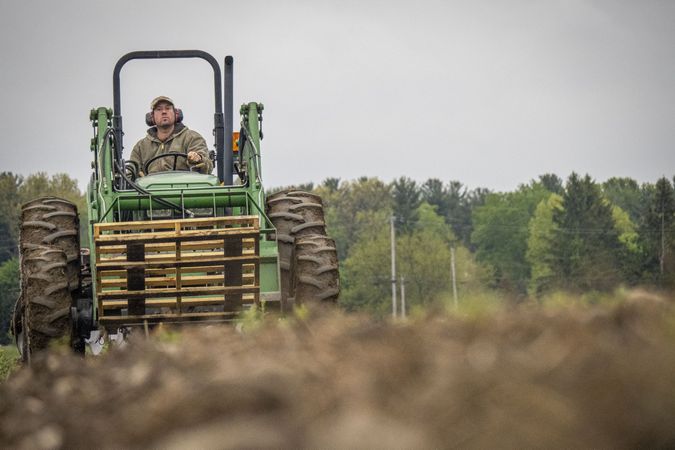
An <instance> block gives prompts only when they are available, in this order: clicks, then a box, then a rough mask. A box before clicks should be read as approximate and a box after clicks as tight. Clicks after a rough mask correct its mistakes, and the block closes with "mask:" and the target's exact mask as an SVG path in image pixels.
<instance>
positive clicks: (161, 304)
mask: <svg viewBox="0 0 675 450" xmlns="http://www.w3.org/2000/svg"><path fill="white" fill-rule="evenodd" d="M244 299H245V300H246V301H245V303H253V302H254V298H253V297H244ZM223 302H224V300H223V296H222V295H221V296H218V297H195V298H183V299H182V300H181V304H182V305H183V306H214V305H215V306H217V305H222V304H223ZM128 306H129V303H128V302H127V301H126V300H108V301H104V302H103V309H104V310H110V309H122V308H126V307H128ZM145 306H146V308H172V307H176V306H177V304H176V299H175V298H169V299H156V298H153V299H147V300H146V301H145Z"/></svg>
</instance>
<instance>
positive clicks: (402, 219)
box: [391, 177, 422, 233]
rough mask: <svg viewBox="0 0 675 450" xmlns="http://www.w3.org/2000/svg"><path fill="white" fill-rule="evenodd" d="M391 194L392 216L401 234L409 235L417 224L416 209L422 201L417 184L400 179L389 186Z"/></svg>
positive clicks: (409, 180) (405, 178)
mask: <svg viewBox="0 0 675 450" xmlns="http://www.w3.org/2000/svg"><path fill="white" fill-rule="evenodd" d="M391 193H392V200H393V206H394V215H395V216H396V218H397V222H398V224H399V225H400V231H401V232H402V233H410V232H411V231H412V229H413V228H414V227H415V224H416V222H417V219H418V217H417V208H418V207H419V206H420V203H421V201H422V199H421V192H420V189H419V188H418V187H417V183H416V182H415V181H414V180H412V179H410V178H408V177H401V178H399V179H398V180H394V182H393V183H392V184H391Z"/></svg>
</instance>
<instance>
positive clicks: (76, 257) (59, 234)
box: [21, 197, 80, 293]
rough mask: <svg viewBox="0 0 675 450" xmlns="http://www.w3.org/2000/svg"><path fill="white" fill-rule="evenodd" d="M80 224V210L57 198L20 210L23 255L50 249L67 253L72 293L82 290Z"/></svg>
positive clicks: (36, 200)
mask: <svg viewBox="0 0 675 450" xmlns="http://www.w3.org/2000/svg"><path fill="white" fill-rule="evenodd" d="M79 234H80V221H79V219H78V216H77V207H76V206H75V205H74V204H72V203H71V202H69V201H67V200H63V199H60V198H57V197H42V198H38V199H35V200H33V201H30V202H28V203H26V204H25V205H23V207H22V210H21V251H22V252H23V251H24V249H25V248H29V247H33V246H35V245H47V246H53V247H56V248H59V249H61V250H63V251H64V253H65V254H66V259H67V263H68V264H67V269H66V273H67V275H68V285H69V287H70V291H71V292H73V293H75V292H76V291H78V290H79V289H80V236H79Z"/></svg>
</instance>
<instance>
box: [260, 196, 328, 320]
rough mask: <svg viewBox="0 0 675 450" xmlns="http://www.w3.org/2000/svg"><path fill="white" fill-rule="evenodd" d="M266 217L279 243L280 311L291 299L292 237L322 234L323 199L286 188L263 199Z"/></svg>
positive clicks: (283, 310) (287, 306)
mask: <svg viewBox="0 0 675 450" xmlns="http://www.w3.org/2000/svg"><path fill="white" fill-rule="evenodd" d="M266 203H267V205H266V206H267V208H266V209H267V216H268V217H269V218H270V220H271V221H272V223H273V224H274V227H275V228H276V229H277V233H276V239H277V242H278V244H279V266H280V276H281V280H280V285H281V286H280V288H281V310H282V312H285V311H287V310H289V309H290V308H291V307H292V305H291V304H289V303H290V302H291V301H292V299H293V291H292V284H293V272H294V269H293V261H294V259H295V258H294V256H293V255H294V246H295V242H296V239H298V238H300V237H302V236H309V235H321V236H325V235H326V223H325V221H324V213H323V202H322V200H321V197H319V196H318V195H315V194H311V193H309V192H304V191H298V190H294V189H286V190H283V191H280V192H276V193H274V194H273V195H270V196H269V197H268V198H267V202H266Z"/></svg>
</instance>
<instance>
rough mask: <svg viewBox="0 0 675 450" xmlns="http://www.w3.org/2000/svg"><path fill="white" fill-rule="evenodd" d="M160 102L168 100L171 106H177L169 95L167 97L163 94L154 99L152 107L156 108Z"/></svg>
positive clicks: (151, 103)
mask: <svg viewBox="0 0 675 450" xmlns="http://www.w3.org/2000/svg"><path fill="white" fill-rule="evenodd" d="M159 102H167V103H170V104H171V106H175V105H174V103H173V100H171V99H170V98H169V97H165V96H163V95H160V96H159V97H157V98H156V99H154V100H153V101H151V102H150V109H155V107H156V106H157V103H159Z"/></svg>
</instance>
